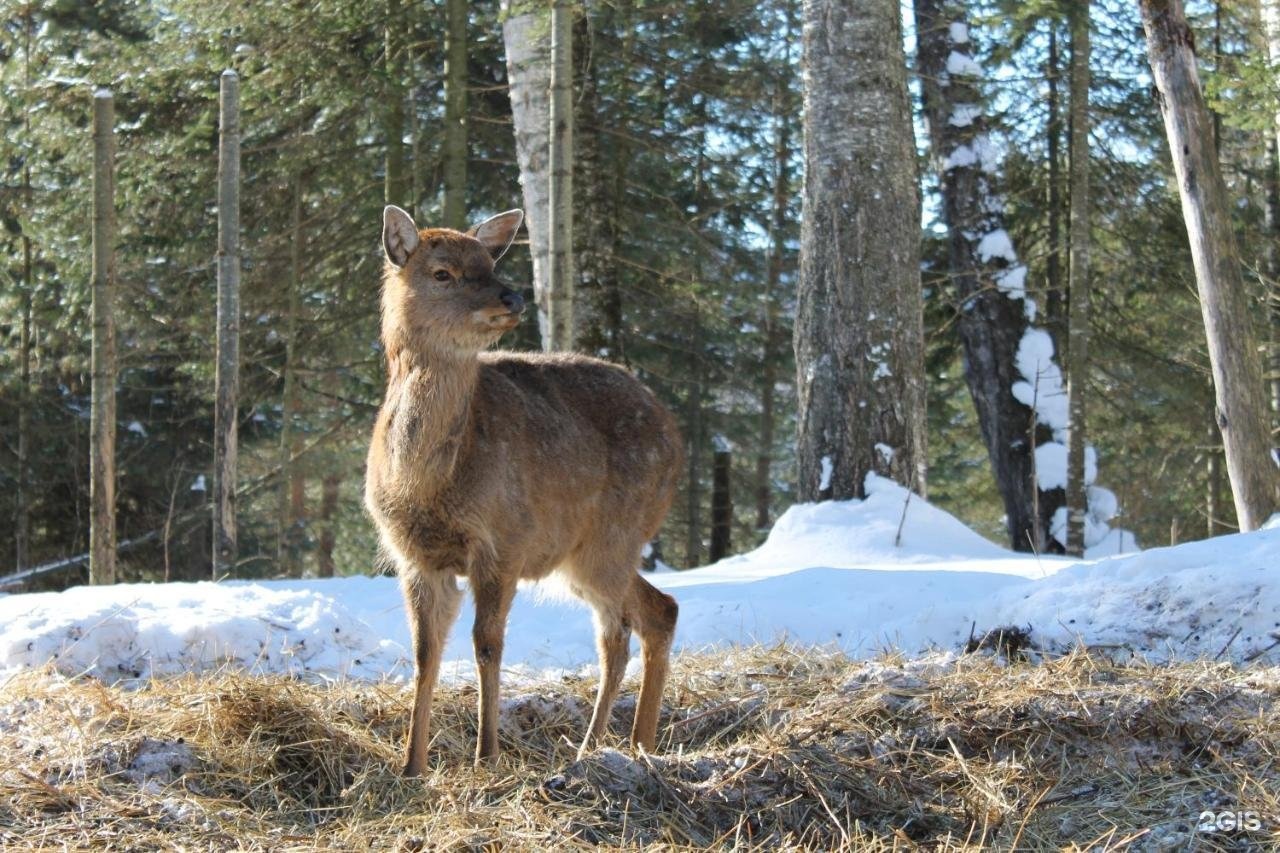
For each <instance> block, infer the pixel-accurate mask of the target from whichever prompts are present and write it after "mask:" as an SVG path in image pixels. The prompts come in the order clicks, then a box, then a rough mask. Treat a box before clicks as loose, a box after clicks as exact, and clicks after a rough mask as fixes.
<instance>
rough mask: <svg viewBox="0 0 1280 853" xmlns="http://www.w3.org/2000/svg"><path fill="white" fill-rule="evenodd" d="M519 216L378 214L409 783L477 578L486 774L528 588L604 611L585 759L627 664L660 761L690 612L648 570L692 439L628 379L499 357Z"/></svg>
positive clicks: (578, 361)
mask: <svg viewBox="0 0 1280 853" xmlns="http://www.w3.org/2000/svg"><path fill="white" fill-rule="evenodd" d="M523 220H524V214H523V212H522V211H520V210H510V211H507V212H505V213H500V214H498V215H496V216H493V217H490V218H488V219H485V220H484V221H483V222H480V223H479V224H478V225H475V226H474V227H472V228H471V229H469V230H468V231H466V232H461V231H457V230H454V229H449V228H426V229H421V230H420V229H419V228H418V227H417V225H415V224H414V221H413V219H412V217H411V216H410V215H409V214H408V213H406V212H405V211H404V210H402V209H400V208H399V207H396V206H394V205H389V206H387V207H386V209H385V210H384V212H383V226H382V243H383V250H384V253H385V256H386V260H385V263H384V268H383V282H382V346H383V350H384V353H385V356H386V365H387V387H386V395H385V397H384V400H383V403H382V406H381V408H380V410H379V412H378V416H377V420H376V423H375V425H374V429H373V436H372V440H371V441H370V445H369V455H368V461H367V470H366V477H365V505H366V508H367V510H368V512H369V514H370V515H371V516H372V518H373V520H374V522H375V524H376V526H377V529H378V533H379V537H380V540H381V544H382V548H383V550H384V552H385V553H386V554H387V555H388V556H389V557H390V559H391V561H392V562H393V563H394V564H395V567H396V570H397V574H398V576H399V579H400V586H401V590H402V592H403V594H404V599H405V609H406V611H407V614H408V622H409V628H410V635H411V638H412V644H413V654H414V693H413V711H412V716H411V717H410V722H409V732H408V738H407V742H406V744H405V751H404V771H403V772H404V774H405V775H406V776H418V775H421V774H422V773H423V772H424V770H425V768H426V756H427V746H428V741H429V732H430V725H431V702H432V695H433V692H434V690H435V686H436V682H437V680H438V678H439V670H440V661H441V654H442V652H443V650H444V643H445V638H446V636H447V634H448V632H449V630H450V628H451V627H452V625H453V623H454V622H455V620H456V619H457V615H458V609H459V604H460V600H461V596H462V592H461V590H460V589H459V587H458V584H457V579H458V578H460V577H461V578H465V579H466V580H467V583H468V586H469V587H470V590H471V594H472V596H473V598H474V600H475V623H474V625H473V626H472V641H473V646H474V652H475V661H476V669H477V674H478V681H479V713H478V716H479V724H478V735H477V738H476V751H475V763H476V764H477V765H480V764H482V763H492V762H494V761H495V760H496V758H497V755H498V721H499V719H498V718H499V703H498V690H499V672H500V667H501V664H502V650H503V640H504V635H505V633H506V623H507V616H508V613H509V612H510V608H511V604H512V600H513V598H514V596H515V593H516V589H517V585H518V584H519V582H521V581H539V580H542V579H544V578H548V577H551V576H553V575H554V576H556V577H558V578H560V579H561V580H562V581H564V582H565V585H567V587H568V588H569V590H571V591H572V592H573V594H574V595H576V596H577V597H578V598H580V599H582V600H583V601H585V602H586V603H587V604H588V605H589V606H590V608H591V609H592V611H593V616H594V621H595V628H596V647H597V651H598V654H599V660H600V682H599V685H598V688H597V692H596V697H595V703H594V706H593V708H592V712H591V720H590V722H589V724H588V726H587V731H586V736H585V738H584V739H583V741H582V745H581V747H580V749H579V751H578V756H579V758H582V757H583V756H584V755H585V754H586V753H587V751H588V750H589V749H591V748H592V746H593V745H596V744H597V743H598V742H599V741H600V740H601V739H602V738H603V737H604V735H605V733H606V730H607V725H608V722H609V718H610V715H611V712H612V709H613V706H614V703H615V700H616V698H617V695H618V692H619V689H620V686H621V682H622V677H623V672H624V670H625V667H626V664H627V661H628V658H629V655H630V643H631V636H632V633H633V632H634V633H635V634H636V635H638V637H639V640H640V649H641V658H642V661H643V677H642V679H641V685H640V694H639V698H638V700H637V703H636V710H635V718H634V721H633V724H632V728H631V740H630V743H631V747H632V749H640V750H645V751H653V750H654V748H655V745H656V740H657V727H658V716H659V711H660V707H661V702H662V691H663V688H664V686H665V683H666V680H667V673H668V668H669V657H670V652H671V645H672V641H673V638H674V635H675V626H676V618H677V615H678V612H679V608H678V605H677V604H676V601H675V599H674V598H672V597H671V596H669V595H667V594H665V593H663V592H661V591H660V590H658V589H657V588H655V587H654V586H653V585H652V584H651V583H649V582H648V581H647V580H645V578H644V577H642V576H641V575H640V573H639V571H638V569H639V567H640V562H641V555H642V551H643V549H644V547H645V545H646V544H647V543H648V542H650V541H651V540H652V539H653V538H654V536H655V535H656V534H657V532H658V530H659V528H660V527H661V525H662V522H663V519H664V518H665V516H666V514H667V510H668V509H669V508H670V505H671V501H672V498H673V496H674V494H675V487H676V478H677V476H678V472H679V471H680V469H681V464H682V462H681V460H682V458H683V453H684V450H683V445H682V443H681V440H680V434H679V430H678V428H677V425H676V421H675V419H674V418H673V417H672V415H671V413H670V412H669V411H667V409H666V408H665V407H664V406H663V405H662V403H661V402H659V400H658V398H657V397H656V396H655V395H654V394H653V392H652V391H650V390H649V389H648V388H647V387H645V385H644V384H643V383H642V382H640V380H638V379H637V378H636V377H635V376H634V375H633V374H632V373H631V372H630V371H629V370H627V369H625V368H623V367H620V366H618V365H614V364H611V363H609V362H607V361H603V360H600V359H597V358H592V357H588V356H584V355H576V354H572V353H542V352H511V351H500V350H491V349H490V347H491V346H492V345H494V344H495V343H497V341H498V340H499V339H500V338H501V337H502V336H503V335H504V334H505V333H507V332H509V331H511V330H512V329H514V328H516V326H517V325H518V324H519V322H520V318H521V315H522V314H523V313H524V307H525V306H524V299H523V297H522V296H521V295H520V293H519V292H518V291H516V290H515V289H513V288H512V287H511V286H510V285H509V284H507V283H506V282H504V281H503V280H502V279H500V278H499V277H498V276H497V275H496V274H495V273H494V265H495V264H496V263H497V261H498V260H499V259H500V258H502V256H503V255H504V254H506V252H507V249H508V248H509V247H510V246H511V243H512V241H513V240H514V239H515V236H516V232H517V231H518V230H519V228H520V226H521V223H522V222H523Z"/></svg>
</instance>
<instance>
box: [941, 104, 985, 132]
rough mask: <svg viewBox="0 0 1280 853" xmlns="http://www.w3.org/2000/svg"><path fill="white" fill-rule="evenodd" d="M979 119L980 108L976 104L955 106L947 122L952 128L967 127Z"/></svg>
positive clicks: (980, 114) (980, 115)
mask: <svg viewBox="0 0 1280 853" xmlns="http://www.w3.org/2000/svg"><path fill="white" fill-rule="evenodd" d="M981 117H982V107H980V106H978V105H977V104H956V105H955V106H954V107H952V108H951V117H950V118H949V119H948V121H949V122H950V124H951V125H952V126H954V127H968V126H969V125H971V124H973V123H974V121H976V120H977V119H979V118H981Z"/></svg>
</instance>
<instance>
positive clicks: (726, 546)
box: [710, 435, 733, 563]
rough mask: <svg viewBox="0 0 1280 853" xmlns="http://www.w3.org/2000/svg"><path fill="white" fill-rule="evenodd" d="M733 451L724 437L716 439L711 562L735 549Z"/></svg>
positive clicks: (712, 476) (712, 487)
mask: <svg viewBox="0 0 1280 853" xmlns="http://www.w3.org/2000/svg"><path fill="white" fill-rule="evenodd" d="M732 470H733V449H732V446H731V445H730V444H729V441H728V439H726V438H725V437H724V436H722V435H717V436H716V437H715V453H714V455H713V456H712V460H711V553H710V559H711V562H713V563H714V562H717V561H719V560H723V559H724V558H725V557H727V556H729V551H730V549H731V548H732V547H733V546H732V542H733V494H732V492H731V491H730V474H731V472H732Z"/></svg>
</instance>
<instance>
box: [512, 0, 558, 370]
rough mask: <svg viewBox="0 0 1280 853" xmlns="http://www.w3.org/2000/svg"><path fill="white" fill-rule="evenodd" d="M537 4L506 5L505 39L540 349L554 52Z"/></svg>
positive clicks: (546, 335) (547, 344) (545, 334)
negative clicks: (552, 55)
mask: <svg viewBox="0 0 1280 853" xmlns="http://www.w3.org/2000/svg"><path fill="white" fill-rule="evenodd" d="M544 8H545V7H544V6H543V5H541V4H538V3H533V2H521V0H502V12H503V15H504V17H505V20H504V21H503V22H502V39H503V42H504V44H505V45H506V49H507V85H508V88H509V90H510V98H511V118H512V123H513V125H514V127H515V137H516V161H517V163H518V164H519V167H520V187H521V189H522V190H523V195H524V224H525V229H526V230H527V231H528V232H529V254H530V258H531V260H532V262H533V294H534V301H535V302H536V303H537V305H538V328H539V330H540V332H541V335H542V348H543V349H551V335H550V330H549V328H548V326H547V312H548V305H547V298H548V296H549V289H548V287H547V275H548V268H549V266H550V260H549V258H548V257H547V252H548V244H549V243H550V235H549V230H548V229H549V226H550V221H551V211H550V196H549V190H550V175H549V171H548V170H549V167H550V161H549V157H550V152H549V148H550V142H551V138H550V134H549V133H548V132H547V129H548V128H549V127H550V126H551V98H550V85H551V53H550V40H549V37H548V36H549V29H548V27H549V20H548V16H547V15H546V13H545V12H544V11H543V9H544Z"/></svg>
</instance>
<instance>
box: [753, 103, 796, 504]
mask: <svg viewBox="0 0 1280 853" xmlns="http://www.w3.org/2000/svg"><path fill="white" fill-rule="evenodd" d="M774 114H775V117H776V120H775V123H774V137H773V138H774V143H773V211H772V215H771V217H770V221H769V231H770V234H769V237H770V239H769V260H768V271H767V272H766V274H765V284H764V287H765V292H764V305H763V306H762V308H763V312H764V322H763V324H762V325H763V331H764V352H762V353H761V365H760V450H759V452H758V453H757V454H756V483H755V486H756V488H755V492H756V529H757V530H767V529H768V527H769V525H770V523H771V512H770V504H771V502H772V497H773V471H772V468H773V433H774V421H775V415H774V394H775V388H776V387H777V384H778V357H779V350H780V349H781V347H782V343H783V341H782V335H781V330H780V329H779V325H780V323H779V319H780V318H779V316H778V314H779V312H778V303H779V301H780V300H781V294H780V293H779V292H778V291H779V285H780V284H781V282H782V260H783V254H784V253H785V252H786V248H787V240H786V230H785V229H786V224H787V205H788V203H789V199H790V188H791V187H790V182H791V176H790V170H789V169H788V163H789V161H790V157H791V133H790V128H789V127H788V125H787V118H786V117H785V116H784V115H783V114H782V97H781V95H779V96H778V97H776V98H775V100H774Z"/></svg>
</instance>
